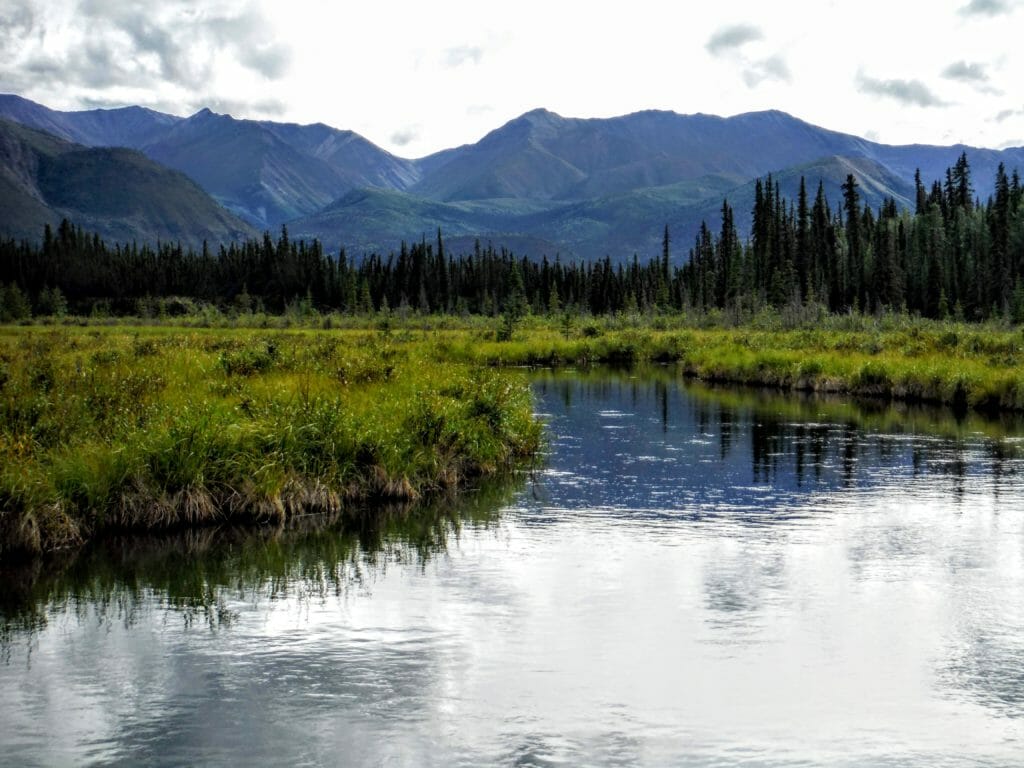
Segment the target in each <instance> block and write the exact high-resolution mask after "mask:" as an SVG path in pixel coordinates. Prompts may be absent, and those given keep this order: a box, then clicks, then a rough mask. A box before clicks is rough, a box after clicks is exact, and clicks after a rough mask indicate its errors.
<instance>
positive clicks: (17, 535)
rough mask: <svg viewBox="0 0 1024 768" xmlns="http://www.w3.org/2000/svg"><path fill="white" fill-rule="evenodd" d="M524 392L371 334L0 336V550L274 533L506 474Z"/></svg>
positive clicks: (521, 422)
mask: <svg viewBox="0 0 1024 768" xmlns="http://www.w3.org/2000/svg"><path fill="white" fill-rule="evenodd" d="M540 439H541V427H540V425H539V424H538V423H537V421H536V420H535V419H534V418H533V415H532V410H531V399H530V393H529V389H528V386H527V383H526V381H525V378H524V377H523V376H522V375H521V374H519V373H516V372H511V371H501V370H494V369H492V368H488V367H485V366H475V365H471V364H467V363H463V362H458V361H443V360H439V359H437V357H436V355H434V354H433V348H432V347H431V346H430V345H424V344H422V343H410V342H404V343H403V342H392V341H390V340H389V339H388V338H387V337H386V336H384V335H382V334H381V333H379V332H358V331H348V332H335V333H330V334H327V333H317V332H309V331H305V332H304V331H298V332H286V331H261V330H185V329H180V328H177V329H176V328H124V327H119V328H73V329H72V328H57V329H53V328H50V329H47V328H18V329H6V330H4V331H2V332H0V510H2V513H0V514H2V517H0V553H8V552H11V551H14V550H21V551H29V552H32V551H45V550H51V549H55V548H59V547H62V546H68V545H74V544H77V543H79V542H81V541H83V540H85V539H88V538H90V537H93V536H95V535H97V534H98V533H100V532H103V531H107V530H114V529H160V528H174V527H181V526H201V525H204V524H210V523H221V522H229V521H230V522H240V521H252V522H280V521H282V520H284V519H285V518H287V517H290V516H294V515H295V514H298V513H301V512H335V511H337V510H338V509H340V508H342V507H345V506H351V505H355V504H358V503H362V502H371V501H404V500H410V499H416V498H419V497H422V496H424V495H427V494H431V493H437V492H441V491H444V490H446V489H452V488H456V487H457V486H459V485H460V484H461V483H462V482H463V481H465V480H467V479H469V478H473V477H475V476H481V475H491V474H496V473H499V472H501V471H503V470H506V469H509V468H511V467H513V466H515V465H516V463H517V462H519V461H521V460H523V459H526V458H528V457H529V456H531V455H533V454H534V453H535V452H536V451H537V449H538V447H539V445H540Z"/></svg>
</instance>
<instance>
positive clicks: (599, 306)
mask: <svg viewBox="0 0 1024 768" xmlns="http://www.w3.org/2000/svg"><path fill="white" fill-rule="evenodd" d="M842 189H843V199H842V201H841V203H839V204H838V205H835V206H833V205H832V204H830V202H829V201H828V200H827V199H826V197H825V194H824V192H823V188H822V185H821V184H820V182H819V184H818V186H817V189H816V191H813V192H812V191H811V190H809V189H808V188H807V185H806V183H805V180H803V179H801V184H800V190H799V194H798V196H797V199H796V200H790V199H786V198H785V197H784V196H783V195H782V194H781V193H780V191H779V186H778V184H777V183H776V182H775V181H773V179H772V177H771V176H768V177H767V178H763V179H760V180H758V182H757V184H756V189H755V201H754V205H753V210H752V211H750V216H751V218H750V220H749V224H750V225H749V236H746V237H741V235H740V233H739V228H738V227H737V224H736V221H737V218H736V216H737V212H735V211H734V210H733V209H732V208H731V206H730V205H729V202H728V200H725V201H723V203H722V207H721V226H720V227H719V228H718V229H717V231H713V230H712V228H709V227H708V226H706V225H702V226H701V228H700V232H699V234H698V235H697V237H696V239H695V242H693V243H692V244H688V246H689V247H688V254H687V256H686V258H683V259H674V258H673V243H672V239H671V233H670V232H669V230H668V228H667V227H666V228H665V231H664V237H663V247H662V253H661V254H660V257H659V258H652V259H650V260H649V261H646V262H641V261H640V259H639V258H638V257H636V256H633V257H632V259H631V260H627V261H613V259H612V258H611V257H610V256H609V257H606V258H604V259H603V260H598V261H594V262H584V261H563V260H562V259H560V258H559V257H557V256H556V257H554V258H553V259H552V258H548V257H546V256H545V257H543V258H541V259H539V260H538V259H531V258H527V257H521V256H518V255H516V254H514V253H512V252H510V251H509V250H507V249H505V248H501V247H497V248H496V247H495V246H494V245H492V244H490V243H488V244H486V245H481V243H480V242H479V241H477V243H476V246H475V247H474V248H473V249H472V251H471V252H470V253H459V254H454V253H451V252H450V250H449V249H448V248H447V247H446V245H445V242H444V239H443V235H442V233H441V231H440V230H438V232H437V234H436V238H435V237H431V238H430V239H429V240H427V239H425V238H424V239H421V240H420V241H419V242H412V243H404V242H403V243H402V244H401V247H400V248H399V250H398V252H397V253H394V252H393V253H390V254H388V255H386V256H385V255H382V254H378V253H372V254H369V255H364V256H361V257H358V258H352V257H351V256H349V255H348V254H347V253H346V252H345V250H344V249H342V250H341V251H340V252H339V253H337V254H334V253H329V252H327V251H326V250H325V249H324V247H323V246H322V244H321V243H320V242H318V241H316V240H313V241H310V242H307V241H304V240H294V239H291V238H289V236H288V232H287V229H282V231H281V232H280V234H279V236H277V237H276V238H275V237H272V236H271V235H270V234H269V233H266V234H264V235H263V237H262V239H255V240H250V241H248V242H245V243H233V244H230V245H220V246H216V247H211V246H209V245H204V247H203V248H202V249H201V250H198V251H197V250H192V249H188V248H183V247H182V246H181V244H180V243H168V242H162V243H157V244H155V245H151V244H138V243H127V244H121V243H108V242H105V241H103V240H102V239H101V238H100V237H99V236H98V235H95V234H91V233H88V232H85V231H83V230H82V229H81V228H79V227H75V226H74V225H73V224H72V223H71V222H69V221H66V220H65V221H63V222H62V223H61V224H60V225H59V227H57V228H56V230H55V231H54V230H53V229H51V227H49V226H47V227H46V229H45V232H44V233H43V238H42V240H41V242H38V243H30V242H27V241H15V240H13V239H7V240H4V241H0V320H4V321H11V320H18V319H22V318H26V317H28V316H30V315H32V314H40V315H61V314H68V313H70V314H90V313H92V314H115V315H144V316H145V315H149V314H152V313H154V312H156V311H159V312H169V313H170V314H174V313H185V312H188V311H189V310H190V309H191V308H194V307H195V306H196V304H197V303H203V304H210V305H214V306H216V307H218V308H220V309H221V310H224V311H228V312H249V311H262V312H269V313H280V312H285V311H288V310H299V311H302V312H307V313H313V312H343V313H351V314H365V313H370V312H379V311H381V310H385V311H388V310H396V309H403V310H406V311H415V312H420V313H424V314H430V313H442V314H443V313H454V314H480V315H498V314H506V315H510V316H521V315H524V314H526V313H528V312H533V313H536V314H543V313H561V312H579V313H591V314H594V315H602V314H609V313H618V312H627V313H628V312H673V311H674V312H679V311H685V312H695V313H701V312H708V311H712V310H719V311H722V312H727V313H733V314H734V316H735V317H737V318H742V317H744V316H749V315H750V314H751V313H754V312H757V311H760V310H762V309H765V308H769V307H771V308H776V309H781V308H784V307H786V306H807V305H817V306H820V307H824V308H826V309H827V310H828V311H830V312H833V313H845V312H851V311H852V312H862V313H883V312H908V313H911V314H916V315H920V316H923V317H930V318H956V319H963V320H985V319H990V318H994V317H1002V318H1006V319H1009V320H1012V321H1014V322H1021V321H1024V191H1022V187H1021V181H1020V177H1019V175H1018V173H1017V171H1014V172H1013V173H1012V174H1011V175H1008V174H1007V172H1006V169H1005V168H1004V167H1003V166H1002V165H1000V167H999V169H998V172H997V175H996V179H995V184H994V188H993V189H991V190H989V191H988V192H987V194H986V195H985V196H984V197H982V196H980V195H979V194H978V193H977V192H976V191H975V189H974V187H973V184H972V180H971V170H970V166H969V163H968V160H967V156H966V154H963V155H961V156H960V158H959V159H958V160H957V162H956V163H955V165H954V166H952V167H950V168H949V169H947V171H946V174H945V178H944V179H940V180H935V181H934V182H932V183H931V184H930V186H929V185H926V184H925V183H923V182H922V180H921V177H920V173H918V174H917V175H916V177H915V189H916V200H915V206H914V210H905V209H901V208H900V207H898V206H897V203H896V202H895V200H893V199H891V198H890V199H887V200H885V201H884V202H883V203H882V204H881V206H880V207H879V208H878V209H877V210H873V209H872V208H871V207H870V206H868V205H866V204H864V203H863V202H862V199H861V195H860V191H859V190H860V187H859V184H858V181H857V179H856V178H855V177H854V176H853V175H849V176H848V177H847V179H846V182H845V184H844V185H843V188H842ZM678 262H681V263H678Z"/></svg>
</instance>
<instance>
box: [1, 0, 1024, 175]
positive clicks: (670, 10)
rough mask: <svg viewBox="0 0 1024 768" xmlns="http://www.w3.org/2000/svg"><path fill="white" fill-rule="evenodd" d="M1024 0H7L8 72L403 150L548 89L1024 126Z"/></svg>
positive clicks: (893, 136)
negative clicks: (337, 132) (319, 127)
mask: <svg viewBox="0 0 1024 768" xmlns="http://www.w3.org/2000/svg"><path fill="white" fill-rule="evenodd" d="M147 5H149V6H151V7H146V6H147ZM1022 5H1024V0H910V1H903V2H895V1H894V0H858V2H816V3H810V2H800V3H797V2H784V1H782V0H777V1H776V2H773V3H766V2H763V1H761V0H757V1H755V0H734V1H731V0H718V2H713V3H700V4H697V3H685V2H677V3H666V2H664V0H629V1H628V2H623V3H614V4H608V5H603V4H598V3H595V2H592V1H591V2H574V1H573V2H560V1H559V0H517V2H515V3H509V4H503V5H501V6H498V5H497V4H492V3H487V2H481V1H480V0H471V1H467V2H462V1H461V0H434V1H433V2H430V3H423V2H393V1H392V2H389V1H388V0H362V1H361V2H349V1H346V0H334V1H331V0H287V2H282V1H281V0H278V1H277V2H271V1H270V0H255V1H253V0H161V1H159V2H156V3H152V4H143V3H139V2H137V0H0V91H4V92H11V93H17V94H20V95H22V96H25V97H27V98H30V99H33V100H35V101H39V102H41V103H43V104H46V105H47V106H50V107H53V108H56V109H83V108H91V107H97V106H100V107H109V106H123V105H126V104H141V105H144V106H150V107H153V108H155V109H159V110H162V111H166V112H172V113H175V114H180V115H188V114H191V113H192V112H195V111H197V110H198V109H200V108H202V107H204V106H208V107H210V108H211V109H213V110H214V111H217V112H227V113H230V114H232V115H234V116H236V117H252V118H270V119H274V120H288V121H296V122H324V123H328V124H329V125H333V126H335V127H338V128H348V129H351V130H355V131H358V132H359V133H361V134H363V135H364V136H366V137H367V138H369V139H370V140H371V141H373V142H375V143H377V144H379V145H381V146H383V147H385V148H386V149H389V150H391V151H393V152H395V153H397V154H399V155H402V156H405V157H418V156H421V155H424V154H428V153H430V152H434V151H437V150H439V149H443V148H446V147H451V146H455V145H458V144H463V143H467V142H472V141H476V140H478V139H479V138H480V137H481V136H483V135H484V134H485V133H487V132H488V131H489V130H491V129H493V128H495V127H497V126H499V125H501V124H502V123H504V122H506V121H507V120H509V119H511V118H513V117H515V116H517V115H519V114H521V113H523V112H526V111H528V110H530V109H533V108H535V107H546V108H548V109H551V110H553V111H555V112H558V113H559V114H561V115H564V116H567V117H609V116H613V115H620V114H625V113H628V112H635V111H638V110H642V109H669V110H674V111H676V112H681V113H693V112H705V113H712V114H719V115H732V114H737V113H740V112H747V111H752V110H760V109H782V110H785V111H786V112H789V113H791V114H793V115H796V116H797V117H800V118H803V119H805V120H808V121H810V122H812V123H816V124H818V125H822V126H825V127H827V128H833V129H836V130H840V131H845V132H848V133H854V134H857V135H861V136H866V137H868V138H871V139H875V140H878V141H883V142H888V143H910V142H925V143H935V144H951V143H956V142H963V143H966V144H970V145H975V146H988V147H1004V146H1018V145H1024V87H1022V82H1024V77H1022V76H1024V54H1022V48H1024V46H1022V45H1021V42H1020V37H1021V33H1022V32H1024V7H1022Z"/></svg>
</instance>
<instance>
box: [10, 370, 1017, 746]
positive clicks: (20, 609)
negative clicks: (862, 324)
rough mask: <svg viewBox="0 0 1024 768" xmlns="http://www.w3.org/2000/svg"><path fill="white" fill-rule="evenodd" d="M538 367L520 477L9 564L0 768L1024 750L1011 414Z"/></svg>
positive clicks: (652, 374) (123, 541) (666, 375)
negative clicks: (528, 453) (31, 567)
mask: <svg viewBox="0 0 1024 768" xmlns="http://www.w3.org/2000/svg"><path fill="white" fill-rule="evenodd" d="M534 387H535V392H536V393H537V409H538V411H539V412H540V413H542V414H543V415H544V418H545V419H546V420H547V422H548V425H549V426H548V430H549V455H548V456H547V458H546V462H545V463H544V465H543V466H542V467H539V468H538V469H536V470H535V471H534V472H531V473H529V474H527V475H525V476H522V477H520V478H519V479H518V480H517V481H516V482H515V483H513V484H512V485H511V486H509V487H496V488H491V487H485V488H482V489H480V490H479V491H477V492H474V493H470V494H468V495H467V496H466V497H465V498H464V499H463V500H462V501H461V502H460V503H458V504H456V505H454V506H451V505H447V506H446V505H443V504H439V505H437V506H435V507H434V508H432V509H430V510H427V511H425V512H421V513H409V512H407V511H403V510H398V511H394V512H393V513H392V514H391V516H390V517H389V518H388V521H387V522H386V523H384V524H381V525H376V524H373V523H372V522H363V523H360V524H354V523H351V522H348V523H344V522H334V523H330V524H328V525H326V526H324V525H319V524H317V523H316V521H306V522H305V523H304V524H302V525H299V526H298V527H297V528H296V529H294V530H287V531H267V530H264V531H255V532H244V533H241V532H237V531H222V532H215V531H208V532H202V533H198V534H192V535H182V536H178V537H174V538H171V539H169V540H163V541H154V540H149V539H147V540H131V539H119V540H114V541H109V542H105V543H104V544H102V545H100V546H98V547H95V548H93V549H90V550H88V551H86V552H83V553H79V554H77V555H74V556H68V557H67V558H66V560H64V561H60V562H59V563H57V564H48V565H46V566H45V567H43V566H40V567H38V568H37V569H36V570H35V571H28V572H23V571H18V572H12V574H13V575H12V574H8V573H6V572H5V574H4V577H5V583H6V584H7V586H6V588H5V593H4V600H3V603H2V606H3V608H2V611H3V615H4V631H3V634H2V636H0V640H2V643H0V653H2V656H0V686H2V690H3V691H4V696H3V700H2V702H0V763H3V764H5V765H19V766H20V765H81V764H87V763H94V764H151V765H184V764H204V765H227V764H230V765H235V764H258V765H281V764H289V765H291V764H295V765H350V766H379V765H387V766H392V765H395V766H432V765H437V766H448V765H467V766H468V765H473V766H476V765H519V766H547V765H574V766H575V765H700V766H727V765H744V766H752V765H756V766H773V765H849V766H854V765H857V766H860V765H922V766H936V765H940V766H941V765H956V766H961V765H992V766H1006V765H1020V764H1024V465H1022V463H1021V459H1019V458H1018V455H1019V448H1020V446H1019V441H1018V439H1017V438H1016V435H1017V434H1018V430H1017V425H1016V424H1015V423H1013V422H1007V423H1002V424H989V423H986V422H983V421H980V420H967V421H964V420H960V421H957V420H956V419H954V418H952V417H950V416H949V415H948V414H945V413H943V412H938V411H936V412H926V411H913V410H912V411H907V412H904V411H902V410H898V409H892V408H888V407H882V406H879V405H877V404H874V405H872V404H868V405H866V406H861V407H858V406H854V405H851V404H846V403H842V402H833V401H806V400H800V401H794V400H792V399H783V398H779V397H775V396H769V395H766V394H763V393H749V392H747V393H744V392H738V391H736V390H723V391H717V392H716V391H709V390H704V389H700V388H695V387H692V386H688V385H682V384H680V383H679V382H678V381H677V380H676V379H675V377H674V376H673V375H672V374H671V372H666V371H660V372H659V371H654V372H645V373H640V374H616V373H608V372H604V373H600V374H574V373H568V374H559V375H554V374H539V375H537V376H535V383H534ZM58 566H59V567H58Z"/></svg>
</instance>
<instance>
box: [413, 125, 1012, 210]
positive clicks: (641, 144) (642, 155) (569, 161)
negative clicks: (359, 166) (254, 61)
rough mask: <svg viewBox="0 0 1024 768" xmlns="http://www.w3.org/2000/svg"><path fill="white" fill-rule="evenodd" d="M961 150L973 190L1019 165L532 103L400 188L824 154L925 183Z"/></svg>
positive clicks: (740, 167) (472, 188)
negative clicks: (577, 112) (582, 113)
mask: <svg viewBox="0 0 1024 768" xmlns="http://www.w3.org/2000/svg"><path fill="white" fill-rule="evenodd" d="M963 151H966V152H967V153H968V156H969V159H970V162H971V166H972V169H973V173H974V179H975V186H976V187H977V188H978V189H979V190H984V191H987V190H988V189H989V188H990V187H991V182H992V179H993V178H994V176H995V170H996V166H997V165H998V164H999V162H1000V161H1002V162H1006V163H1007V165H1008V166H1011V167H1012V166H1015V165H1024V149H1009V150H1002V151H997V150H987V149H972V148H969V147H961V146H955V147H931V146H926V145H912V146H903V147H896V146H888V145H884V144H877V143H874V142H870V141H867V140H865V139H861V138H858V137H856V136H851V135H848V134H844V133H839V132H837V131H830V130H827V129H824V128H819V127H817V126H814V125H811V124H810V123H806V122H804V121H803V120H799V119H797V118H795V117H792V116H790V115H787V114H785V113H784V112H778V111H768V112H751V113H747V114H742V115H736V116H735V117H728V118H723V117H715V116H712V115H700V114H697V115H679V114H676V113H674V112H655V111H648V112H637V113H635V114H631V115H624V116H622V117H615V118H608V119H576V118H564V117H561V116H559V115H556V114H554V113H553V112H548V111H546V110H535V111H533V112H528V113H526V114H525V115H522V116H521V117H518V118H516V119H515V120H512V121H510V122H508V123H506V124H505V125H503V126H502V127H500V128H498V129H496V130H494V131H492V132H491V133H489V134H488V135H487V136H485V137H484V138H483V139H481V140H480V141H479V142H478V143H476V144H473V145H468V146H465V147H460V148H458V149H456V150H446V151H445V152H444V153H439V155H438V156H431V157H428V158H424V160H422V161H420V163H421V167H422V168H423V169H424V177H423V179H422V180H421V181H419V182H418V183H417V184H415V185H413V186H412V187H411V188H410V189H409V191H410V192H412V193H414V194H416V195H419V196H421V197H426V198H432V199H438V200H445V201H456V200H479V199H487V198H493V197H523V198H532V199H536V198H541V199H561V200H585V199H592V198H597V197H606V196H610V195H621V194H625V193H628V192H631V191H633V190H636V189H642V188H646V187H652V186H662V185H667V184H673V183H678V182H681V181H688V180H692V179H696V178H700V177H702V176H708V175H721V176H729V177H733V178H735V179H736V180H737V183H740V182H742V181H747V180H750V179H753V178H755V177H758V176H763V175H765V174H767V173H770V172H772V171H775V170H778V169H782V168H789V167H792V166H797V165H802V164H806V163H810V162H813V161H815V160H816V159H817V158H821V157H830V156H840V157H850V158H853V157H864V158H867V159H869V160H873V161H875V162H876V163H880V164H881V165H884V166H886V167H888V168H889V169H890V170H891V171H893V172H894V173H896V174H897V175H898V176H901V177H902V178H905V179H907V180H908V181H909V180H912V179H913V175H914V171H915V169H917V168H920V169H921V174H922V177H923V178H924V179H925V180H926V182H930V181H931V180H932V179H935V178H941V177H942V175H943V174H944V172H945V169H946V168H947V167H949V166H951V165H953V164H954V163H955V162H956V159H957V157H959V155H960V153H961V152H963Z"/></svg>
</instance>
